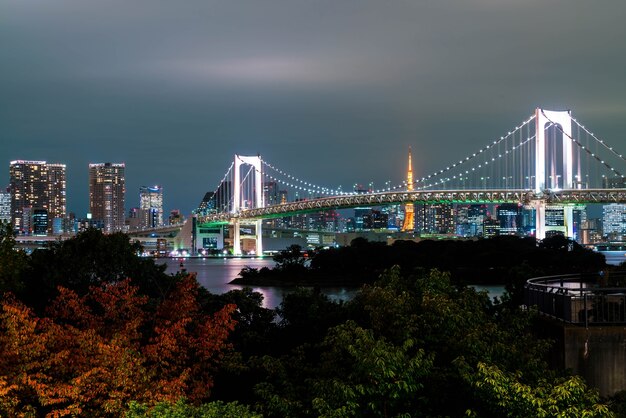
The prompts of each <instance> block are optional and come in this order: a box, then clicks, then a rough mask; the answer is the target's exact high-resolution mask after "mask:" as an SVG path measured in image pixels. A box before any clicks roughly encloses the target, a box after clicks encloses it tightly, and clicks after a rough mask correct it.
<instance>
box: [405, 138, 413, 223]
mask: <svg viewBox="0 0 626 418" xmlns="http://www.w3.org/2000/svg"><path fill="white" fill-rule="evenodd" d="M406 189H407V191H413V162H412V160H411V147H409V168H408V170H407V173H406ZM414 212H415V205H414V204H413V203H407V204H406V205H404V223H403V224H402V231H405V232H413V231H415V214H414Z"/></svg>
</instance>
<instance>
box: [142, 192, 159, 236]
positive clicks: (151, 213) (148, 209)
mask: <svg viewBox="0 0 626 418" xmlns="http://www.w3.org/2000/svg"><path fill="white" fill-rule="evenodd" d="M139 210H140V211H141V226H142V227H143V228H156V227H159V226H163V187H161V186H154V187H146V186H141V187H140V188H139Z"/></svg>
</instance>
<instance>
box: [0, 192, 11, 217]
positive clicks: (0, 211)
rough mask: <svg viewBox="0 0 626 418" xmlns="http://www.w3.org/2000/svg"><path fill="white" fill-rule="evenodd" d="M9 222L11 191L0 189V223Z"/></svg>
mask: <svg viewBox="0 0 626 418" xmlns="http://www.w3.org/2000/svg"><path fill="white" fill-rule="evenodd" d="M3 222H11V193H9V192H8V191H7V192H5V191H0V223H3Z"/></svg>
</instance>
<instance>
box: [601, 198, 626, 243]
mask: <svg viewBox="0 0 626 418" xmlns="http://www.w3.org/2000/svg"><path fill="white" fill-rule="evenodd" d="M602 232H603V234H604V235H605V236H607V237H609V238H612V239H617V240H620V241H621V240H622V239H623V237H624V236H625V235H626V205H625V204H623V203H612V204H610V205H604V206H603V208H602Z"/></svg>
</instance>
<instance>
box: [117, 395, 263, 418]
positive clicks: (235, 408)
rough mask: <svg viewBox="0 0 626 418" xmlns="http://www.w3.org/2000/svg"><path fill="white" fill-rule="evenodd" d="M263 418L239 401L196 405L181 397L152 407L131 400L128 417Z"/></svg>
mask: <svg viewBox="0 0 626 418" xmlns="http://www.w3.org/2000/svg"><path fill="white" fill-rule="evenodd" d="M172 417H174V418H262V416H261V415H259V414H256V413H254V412H252V411H250V408H249V407H247V406H246V405H241V404H239V403H237V402H230V403H224V402H220V401H216V402H210V403H206V404H202V405H200V406H194V405H190V404H189V403H187V402H186V401H185V400H183V399H180V400H178V401H177V402H176V403H170V402H159V403H158V404H156V405H154V406H153V407H152V408H149V407H148V406H146V405H142V404H139V403H137V402H131V403H130V406H129V410H128V412H127V413H126V418H172Z"/></svg>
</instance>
